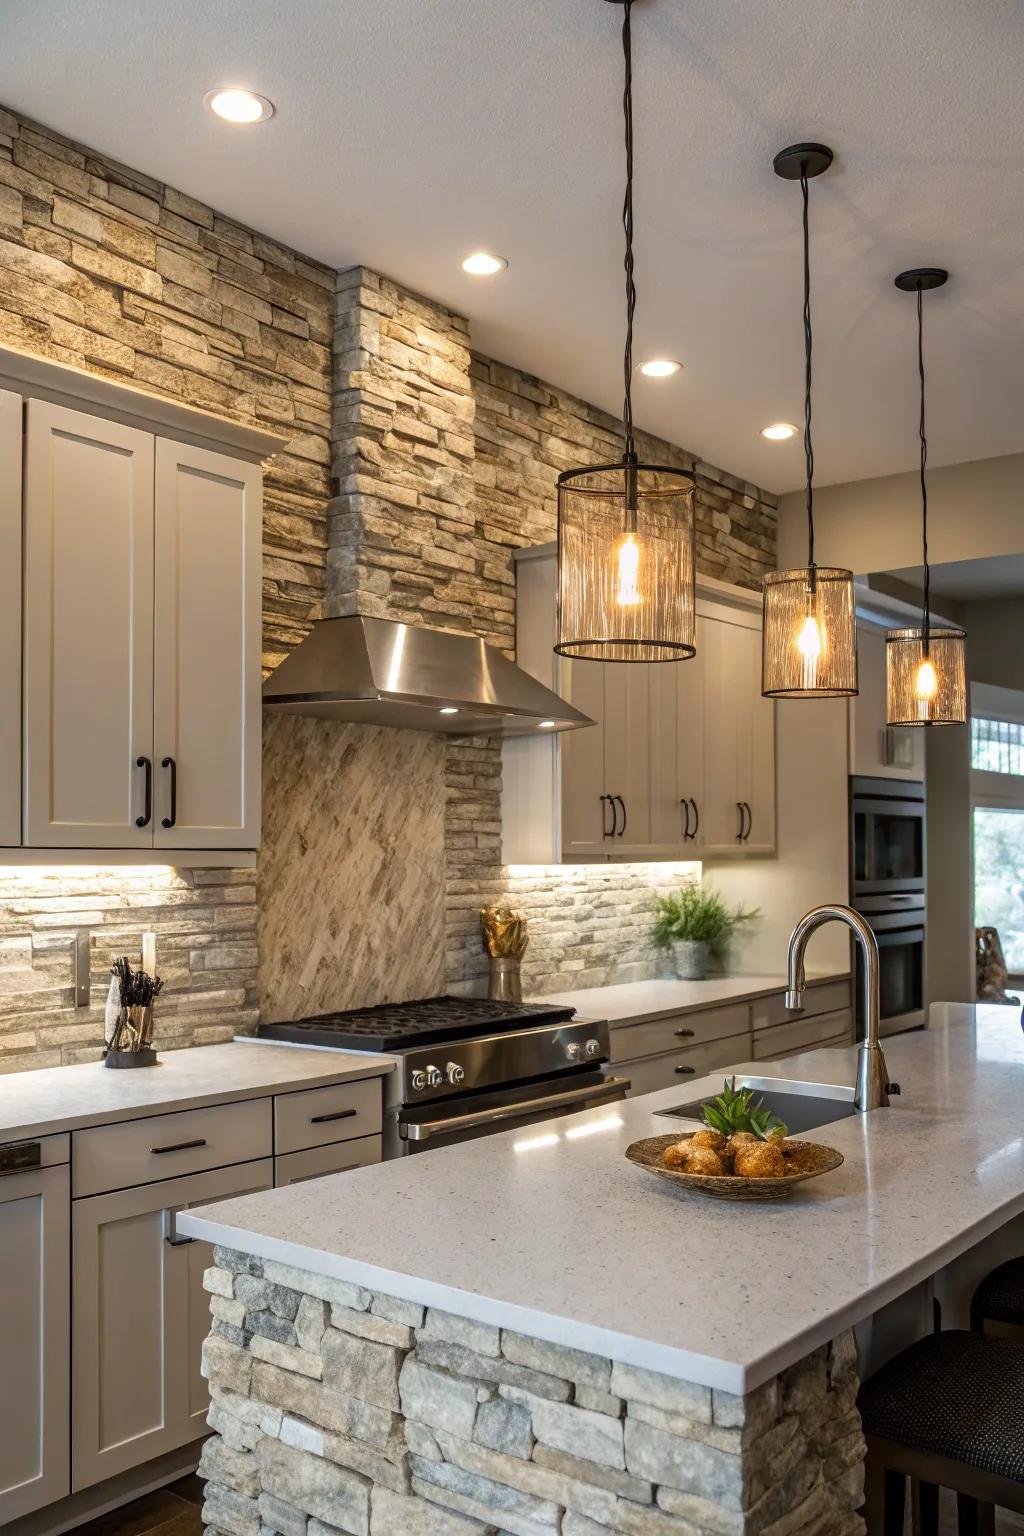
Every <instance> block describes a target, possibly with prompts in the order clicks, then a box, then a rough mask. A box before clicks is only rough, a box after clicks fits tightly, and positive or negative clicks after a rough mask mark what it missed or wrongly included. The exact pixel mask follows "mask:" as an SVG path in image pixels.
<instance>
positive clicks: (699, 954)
mask: <svg viewBox="0 0 1024 1536" xmlns="http://www.w3.org/2000/svg"><path fill="white" fill-rule="evenodd" d="M759 916H760V910H759V909H758V908H755V909H754V910H753V911H752V912H746V911H744V909H743V908H742V907H736V908H735V909H730V908H729V907H727V906H726V904H725V902H724V901H723V900H722V898H721V896H719V894H718V892H717V891H713V890H712V889H711V888H710V886H706V885H704V886H701V885H685V886H683V888H682V890H680V891H674V892H672V893H670V894H669V895H668V896H656V897H655V899H654V927H653V930H652V937H653V939H654V943H655V946H656V947H657V948H658V949H665V950H670V951H671V952H672V956H673V961H674V964H675V972H676V975H677V976H678V977H679V979H680V980H682V981H703V980H704V978H705V976H706V975H707V973H708V957H709V955H711V954H721V952H722V951H723V950H724V949H725V947H726V945H727V944H728V942H729V940H730V939H731V938H732V937H733V935H734V934H735V933H736V930H737V929H738V928H741V927H742V926H743V925H744V924H746V923H752V922H753V921H754V920H755V919H756V918H757V917H759Z"/></svg>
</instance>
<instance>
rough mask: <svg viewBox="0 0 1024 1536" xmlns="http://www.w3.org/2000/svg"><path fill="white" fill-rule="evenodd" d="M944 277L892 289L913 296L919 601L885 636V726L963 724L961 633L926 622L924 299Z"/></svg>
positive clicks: (903, 282) (929, 271)
mask: <svg viewBox="0 0 1024 1536" xmlns="http://www.w3.org/2000/svg"><path fill="white" fill-rule="evenodd" d="M948 277H949V273H948V272H944V271H943V269H942V268H941V267H915V268H914V269H913V270H912V271H910V272H901V273H900V275H899V277H898V278H897V279H896V287H897V288H899V289H901V290H902V291H903V292H904V293H916V294H917V376H918V379H919V380H920V385H921V415H920V419H919V423H918V436H919V437H920V440H921V470H920V474H921V542H922V546H923V561H922V563H923V565H924V599H923V603H922V611H921V623H920V625H918V626H915V627H914V628H913V629H890V630H889V631H888V633H887V634H886V637H885V695H886V710H885V718H886V723H887V724H888V725H964V724H966V721H967V667H966V660H965V646H964V642H965V641H966V639H967V635H966V633H965V631H964V630H962V629H954V628H952V627H950V626H948V625H936V624H933V623H932V622H931V615H930V613H929V611H928V608H929V598H930V596H931V592H930V588H931V568H930V566H929V564H928V483H927V480H926V478H925V471H926V469H927V465H928V438H927V436H926V435H925V419H924V295H925V293H926V292H927V291H929V290H930V289H932V288H941V287H942V285H943V284H944V283H945V282H946V280H947V279H948Z"/></svg>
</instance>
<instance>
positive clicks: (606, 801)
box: [601, 795, 615, 837]
mask: <svg viewBox="0 0 1024 1536" xmlns="http://www.w3.org/2000/svg"><path fill="white" fill-rule="evenodd" d="M606 805H610V806H611V810H612V829H611V831H610V832H609V830H608V827H607V823H606V819H605V814H604V808H605V806H606ZM601 836H602V837H614V836H615V801H614V800H613V799H612V797H611V795H602V796H601Z"/></svg>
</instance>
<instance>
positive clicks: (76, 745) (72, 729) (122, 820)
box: [24, 400, 153, 848]
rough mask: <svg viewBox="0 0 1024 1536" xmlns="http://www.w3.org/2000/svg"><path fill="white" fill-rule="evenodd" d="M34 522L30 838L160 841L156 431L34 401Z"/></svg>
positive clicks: (29, 466) (36, 841) (28, 547)
mask: <svg viewBox="0 0 1024 1536" xmlns="http://www.w3.org/2000/svg"><path fill="white" fill-rule="evenodd" d="M24 527H25V624H24V636H25V652H24V750H25V784H24V789H25V800H24V816H25V821H24V834H25V836H24V841H25V843H26V844H28V845H29V846H33V847H74V848H147V847H152V843H153V821H152V815H150V817H149V819H148V820H147V818H146V812H147V810H148V809H149V807H148V806H147V804H146V800H147V796H146V793H145V789H146V780H147V777H149V773H150V770H149V769H148V768H147V764H150V763H151V762H152V756H153V438H152V437H151V436H150V435H149V434H148V433H146V432H139V431H136V430H135V429H134V428H132V427H125V426H121V425H120V424H119V423H118V422H113V421H103V420H100V419H99V418H97V417H94V416H87V415H83V414H81V413H79V412H77V411H69V410H65V409H64V408H63V407H62V406H58V405H51V404H49V402H47V401H43V400H30V401H29V403H28V431H27V447H26V466H25V525H24ZM140 760H141V762H140ZM140 822H141V825H140V824H139V823H140Z"/></svg>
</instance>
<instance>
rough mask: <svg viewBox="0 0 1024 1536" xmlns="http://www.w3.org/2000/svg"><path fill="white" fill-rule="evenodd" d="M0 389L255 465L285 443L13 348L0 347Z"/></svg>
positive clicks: (257, 430)
mask: <svg viewBox="0 0 1024 1536" xmlns="http://www.w3.org/2000/svg"><path fill="white" fill-rule="evenodd" d="M0 389H9V390H12V391H14V393H16V394H20V395H23V396H24V397H25V398H27V399H34V400H49V401H51V402H52V403H53V404H54V405H63V406H67V407H69V408H70V409H71V410H81V409H82V407H83V406H87V407H88V408H89V410H90V411H91V412H92V413H93V414H94V415H96V416H101V417H104V418H105V419H107V420H108V421H120V422H123V423H124V424H125V425H126V426H130V427H139V428H141V429H142V430H144V431H148V432H158V433H159V434H160V435H161V436H163V437H171V438H174V439H176V440H177V441H179V442H186V443H192V444H194V445H195V446H196V447H199V448H214V449H222V450H223V449H227V450H228V451H230V452H231V453H232V454H235V455H237V456H238V457H240V458H245V459H249V460H251V461H252V462H256V463H258V462H259V461H260V460H262V459H266V458H269V457H270V456H271V454H275V453H278V452H280V450H281V449H282V448H283V447H284V445H285V444H286V443H287V441H288V439H287V437H284V436H283V435H282V434H281V433H279V432H268V431H266V430H265V429H264V428H262V427H251V426H247V425H246V424H245V423H244V422H240V421H233V420H231V419H230V418H228V417H226V416H216V415H214V413H213V412H212V411H204V410H200V409H199V408H198V407H197V406H194V405H182V404H181V403H180V402H179V401H177V400H172V399H170V398H169V397H167V396H165V395H154V394H150V393H149V392H148V391H147V390H144V389H140V388H139V387H138V385H136V384H119V383H116V382H115V381H114V380H113V379H107V378H103V377H101V376H100V375H99V374H94V373H86V372H85V371H84V370H83V369H81V368H72V367H71V366H70V365H68V364H66V363H53V362H50V361H49V359H47V358H45V357H36V356H35V355H34V354H33V353H31V352H21V351H18V350H17V349H16V348H14V347H0Z"/></svg>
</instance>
